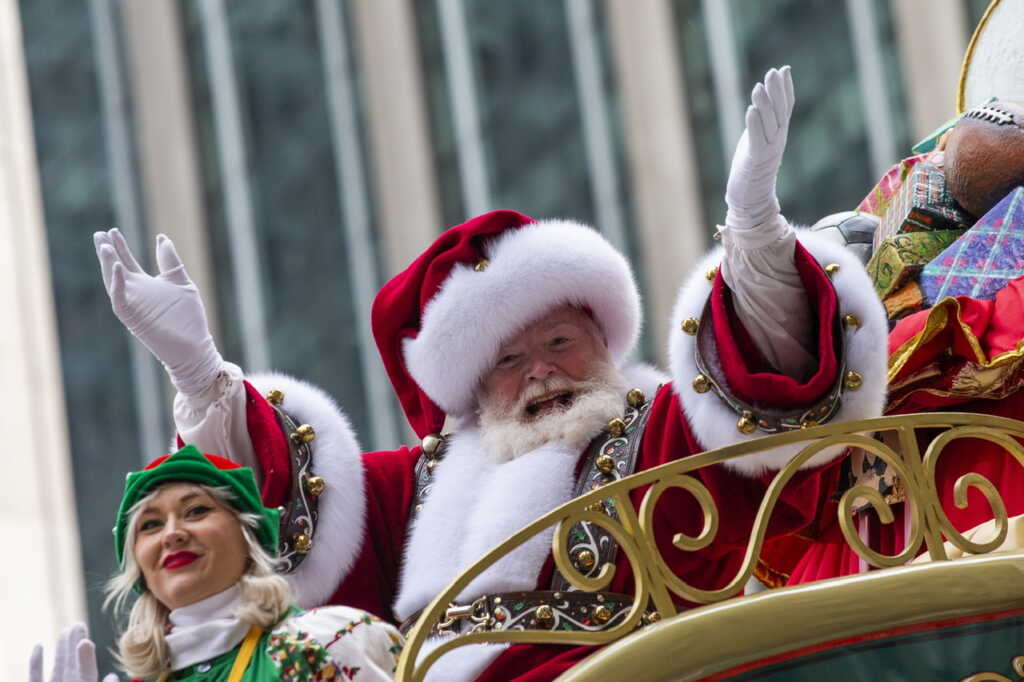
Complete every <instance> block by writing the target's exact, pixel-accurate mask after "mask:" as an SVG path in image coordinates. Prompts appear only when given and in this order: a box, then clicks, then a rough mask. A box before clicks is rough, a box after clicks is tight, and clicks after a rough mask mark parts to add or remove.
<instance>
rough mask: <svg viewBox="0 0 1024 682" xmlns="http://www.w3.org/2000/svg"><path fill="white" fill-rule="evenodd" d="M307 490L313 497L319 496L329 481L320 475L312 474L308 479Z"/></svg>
mask: <svg viewBox="0 0 1024 682" xmlns="http://www.w3.org/2000/svg"><path fill="white" fill-rule="evenodd" d="M305 483H306V492H307V493H309V494H310V495H312V496H313V497H319V496H320V493H322V492H323V491H324V489H325V488H326V487H327V481H325V480H324V479H322V478H320V477H319V476H310V477H309V478H307V479H306V481H305Z"/></svg>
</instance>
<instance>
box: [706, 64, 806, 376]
mask: <svg viewBox="0 0 1024 682" xmlns="http://www.w3.org/2000/svg"><path fill="white" fill-rule="evenodd" d="M750 99H751V105H750V107H749V108H748V109H747V129H746V130H745V131H743V135H742V136H741V137H740V141H739V144H737V145H736V153H735V154H734V155H733V158H732V167H731V168H730V169H729V182H728V184H727V186H726V190H725V202H726V205H727V209H728V210H727V211H726V214H725V227H724V228H723V229H722V245H723V246H724V247H725V258H724V259H723V260H722V277H723V278H724V279H725V283H726V284H727V285H728V286H729V289H730V290H731V291H732V293H733V306H734V309H735V311H736V315H737V316H738V317H739V319H740V321H741V322H742V323H743V326H744V327H745V328H746V329H747V331H749V332H750V334H751V337H752V338H753V339H754V341H755V342H756V343H757V345H758V349H759V350H760V351H761V354H762V355H763V356H764V357H765V359H766V360H767V361H768V362H769V363H770V364H771V365H772V367H774V368H775V369H776V370H778V371H780V372H782V373H783V374H785V375H787V376H790V377H793V378H796V379H800V380H803V379H806V378H807V377H809V376H810V375H811V374H813V373H814V370H815V369H816V367H817V360H816V356H815V353H814V352H813V347H814V343H813V340H814V337H813V335H812V334H811V331H812V329H811V328H812V325H811V322H812V318H813V314H812V312H811V311H810V310H809V308H808V301H807V294H806V292H805V291H804V286H803V283H802V281H801V279H800V274H799V273H798V272H797V269H796V264H795V263H794V261H793V253H794V248H795V242H796V234H795V233H794V232H793V228H792V227H790V225H789V223H787V222H786V219H785V218H783V217H782V215H781V214H780V213H779V200H778V198H777V197H776V196H775V179H776V177H777V176H778V173H779V166H780V164H781V163H782V152H783V151H784V150H785V148H786V137H787V134H788V132H789V119H790V116H791V115H792V113H793V103H794V101H795V100H794V97H793V79H792V77H791V76H790V73H789V67H788V66H784V67H782V68H781V69H772V70H770V71H769V72H768V73H767V74H765V77H764V84H761V83H758V84H757V85H756V86H754V91H753V92H752V93H751V95H750ZM809 349H810V350H809Z"/></svg>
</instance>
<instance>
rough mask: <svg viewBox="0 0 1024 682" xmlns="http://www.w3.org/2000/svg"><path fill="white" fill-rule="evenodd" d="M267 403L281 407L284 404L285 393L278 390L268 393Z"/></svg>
mask: <svg viewBox="0 0 1024 682" xmlns="http://www.w3.org/2000/svg"><path fill="white" fill-rule="evenodd" d="M266 398H267V402H268V403H270V404H271V405H280V404H281V403H283V402H284V392H282V391H279V390H277V389H276V388H275V389H273V390H272V391H267V396H266Z"/></svg>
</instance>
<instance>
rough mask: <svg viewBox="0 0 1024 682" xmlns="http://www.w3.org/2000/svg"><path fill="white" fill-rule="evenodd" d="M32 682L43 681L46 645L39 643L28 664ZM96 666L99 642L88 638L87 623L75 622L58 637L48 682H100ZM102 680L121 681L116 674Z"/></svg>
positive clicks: (106, 681) (107, 681) (109, 681)
mask: <svg viewBox="0 0 1024 682" xmlns="http://www.w3.org/2000/svg"><path fill="white" fill-rule="evenodd" d="M28 666H29V668H28V670H29V672H28V680H29V682H43V645H42V644H36V646H35V648H34V649H32V656H31V657H30V658H29V664H28ZM99 677H100V675H99V672H98V671H97V669H96V645H95V644H93V643H92V640H90V639H89V631H88V630H87V629H86V627H85V625H83V624H81V623H79V624H77V625H72V626H71V627H69V628H67V629H65V630H64V631H63V632H61V633H60V636H59V637H58V638H57V650H56V653H55V654H54V659H53V670H52V671H51V672H50V680H49V682H98V680H99ZM103 682H118V678H117V675H114V674H113V673H111V674H109V675H107V676H106V677H104V678H103Z"/></svg>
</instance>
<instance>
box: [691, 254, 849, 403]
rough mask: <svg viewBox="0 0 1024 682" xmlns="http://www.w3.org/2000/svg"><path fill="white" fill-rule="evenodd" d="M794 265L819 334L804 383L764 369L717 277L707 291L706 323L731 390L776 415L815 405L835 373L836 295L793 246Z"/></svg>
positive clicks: (822, 273) (814, 263)
mask: <svg viewBox="0 0 1024 682" xmlns="http://www.w3.org/2000/svg"><path fill="white" fill-rule="evenodd" d="M793 255H794V261H795V264H796V269H797V272H798V273H799V275H800V280H801V282H802V283H803V286H804V289H805V291H806V292H807V300H808V304H809V305H810V307H811V308H812V309H813V310H814V312H815V318H814V321H813V324H814V325H815V326H816V327H817V329H818V338H817V344H816V346H817V351H818V368H817V370H815V372H814V374H813V375H812V376H811V377H810V378H808V379H807V380H806V381H803V382H801V381H799V380H798V379H794V378H792V377H789V376H786V375H783V374H779V373H778V372H777V371H775V370H774V369H773V368H771V367H770V366H769V365H768V362H767V361H766V360H765V359H764V356H763V355H762V354H761V352H760V351H759V350H758V348H757V344H756V343H755V342H754V340H753V339H752V338H751V336H750V333H749V332H748V331H747V330H746V329H745V328H744V327H743V323H742V322H740V320H739V318H738V317H737V316H736V313H735V311H734V310H733V307H732V301H731V292H730V291H729V288H728V287H727V286H726V284H725V280H724V279H723V277H722V273H721V272H720V271H719V273H718V276H717V277H716V278H715V283H714V286H713V287H712V291H711V318H712V324H713V329H714V332H715V342H716V344H717V346H718V359H719V362H721V365H722V371H723V373H724V375H725V379H726V381H727V382H728V384H729V388H730V390H731V391H732V392H733V393H734V394H735V395H736V397H737V398H739V399H740V400H742V401H744V402H746V403H760V404H767V405H771V406H772V407H775V408H779V409H788V408H796V407H801V406H803V405H808V404H811V403H814V402H815V401H817V400H818V399H819V398H821V397H822V396H823V395H825V394H826V393H827V392H828V391H829V390H831V388H832V386H833V385H834V384H835V382H836V372H837V371H838V367H839V358H838V352H837V348H836V345H837V341H838V339H837V338H836V334H835V328H836V326H835V320H836V314H837V310H838V307H839V302H838V297H837V296H836V292H835V289H834V288H833V287H832V283H831V282H830V281H829V278H828V275H826V274H825V271H824V270H822V268H821V266H820V265H819V264H818V262H817V261H815V260H814V258H813V257H812V256H811V255H810V254H809V253H808V252H807V250H806V249H805V248H804V247H803V246H801V244H800V242H799V241H798V242H797V243H796V249H795V251H794V254H793Z"/></svg>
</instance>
